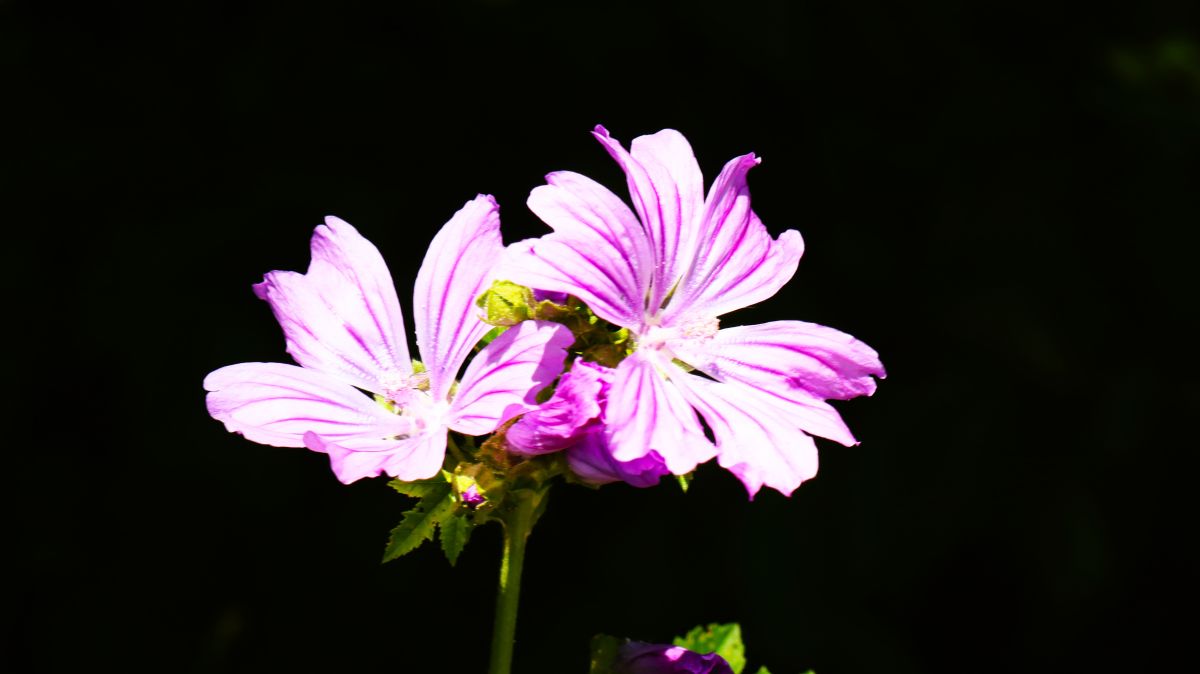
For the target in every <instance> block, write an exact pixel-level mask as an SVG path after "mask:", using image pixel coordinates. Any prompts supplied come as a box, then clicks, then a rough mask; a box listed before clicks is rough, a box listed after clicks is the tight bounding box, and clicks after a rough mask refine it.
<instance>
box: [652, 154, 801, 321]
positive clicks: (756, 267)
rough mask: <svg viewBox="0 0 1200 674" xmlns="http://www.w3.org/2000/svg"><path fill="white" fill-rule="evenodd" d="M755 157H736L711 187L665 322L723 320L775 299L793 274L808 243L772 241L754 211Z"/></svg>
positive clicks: (791, 237)
mask: <svg viewBox="0 0 1200 674" xmlns="http://www.w3.org/2000/svg"><path fill="white" fill-rule="evenodd" d="M759 161H760V160H759V159H758V158H757V157H755V156H754V155H753V154H747V155H742V156H740V157H735V158H734V159H732V160H731V161H729V162H728V163H727V164H725V168H724V169H723V170H722V171H721V174H720V175H719V176H717V179H716V181H715V182H713V185H712V189H711V190H710V191H709V194H708V199H707V201H706V203H705V205H704V212H703V216H702V217H701V218H700V219H699V222H698V223H697V232H698V234H697V236H696V238H695V241H694V245H695V251H694V253H692V255H691V256H690V259H691V265H690V266H689V267H688V268H687V269H686V270H685V271H684V273H683V278H682V280H681V281H680V284H679V288H678V290H677V291H676V293H675V295H674V297H673V298H672V299H671V303H670V304H669V305H668V306H667V310H666V312H665V315H664V319H665V320H666V321H667V322H671V321H672V319H673V318H674V317H676V316H682V315H687V314H688V313H690V312H694V313H698V314H701V315H702V316H706V317H713V316H719V315H721V314H724V313H728V312H730V311H733V310H734V309H740V308H742V307H744V306H748V305H750V304H754V303H756V302H760V301H762V300H764V299H766V298H768V297H770V296H771V295H773V294H775V292H776V291H778V290H779V288H780V287H782V286H783V284H784V283H786V282H787V281H788V280H789V279H791V277H792V275H793V274H794V273H795V272H796V266H797V264H798V263H799V261H800V255H801V254H802V253H803V250H804V244H803V241H802V240H801V239H800V234H799V233H798V232H796V231H794V230H789V231H787V232H784V233H783V235H782V236H780V238H779V240H773V239H772V238H771V236H770V234H769V233H768V232H767V230H766V227H764V226H763V224H762V222H761V221H760V220H759V219H758V218H757V216H755V215H754V213H753V211H751V210H750V189H749V188H748V187H747V185H746V174H747V173H748V172H749V171H750V169H752V168H754V167H755V166H757V165H758V163H759Z"/></svg>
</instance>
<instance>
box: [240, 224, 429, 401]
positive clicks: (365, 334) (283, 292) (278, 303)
mask: <svg viewBox="0 0 1200 674" xmlns="http://www.w3.org/2000/svg"><path fill="white" fill-rule="evenodd" d="M254 291H255V293H256V294H257V295H258V296H259V297H260V298H262V299H264V300H266V301H267V302H268V303H270V305H271V309H272V311H274V313H275V317H276V319H278V321H279V324H280V326H282V327H283V332H284V335H285V336H286V338H287V350H288V353H290V354H291V355H292V357H293V358H295V359H296V362H297V363H299V364H301V365H303V366H304V367H307V368H311V369H314V370H319V371H321V372H325V373H326V374H330V375H333V376H335V377H337V378H338V379H341V380H343V381H346V382H349V383H351V384H354V385H355V386H358V387H360V388H363V389H366V390H369V391H376V392H379V391H381V390H382V388H383V384H382V383H381V382H382V381H385V380H388V379H395V378H398V377H403V376H405V375H408V374H410V373H411V372H412V361H411V360H410V358H409V355H408V342H407V340H406V337H405V331H404V317H403V315H402V314H401V313H400V302H399V300H398V299H397V298H396V289H395V286H394V285H393V284H392V276H391V274H390V273H389V272H388V268H387V265H386V264H385V263H384V261H383V257H382V256H381V255H380V254H379V251H378V250H377V249H376V248H375V246H374V245H372V244H371V242H370V241H367V240H366V239H365V238H363V236H362V235H361V234H359V233H358V230H356V229H354V227H352V226H351V225H350V224H349V223H347V222H345V221H343V220H340V219H338V218H334V217H328V218H326V219H325V224H324V225H321V226H319V227H317V228H316V230H315V231H314V232H313V237H312V262H311V263H310V264H309V267H308V272H307V273H306V274H298V273H296V272H290V271H273V272H270V273H269V274H267V275H266V277H265V278H264V279H263V282H262V283H259V284H256V285H255V286H254Z"/></svg>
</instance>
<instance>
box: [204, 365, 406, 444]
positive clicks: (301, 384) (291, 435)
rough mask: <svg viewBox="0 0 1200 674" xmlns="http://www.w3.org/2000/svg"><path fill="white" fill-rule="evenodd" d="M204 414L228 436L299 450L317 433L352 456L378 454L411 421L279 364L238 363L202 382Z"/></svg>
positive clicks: (326, 379)
mask: <svg viewBox="0 0 1200 674" xmlns="http://www.w3.org/2000/svg"><path fill="white" fill-rule="evenodd" d="M204 388H205V389H207V390H208V391H209V394H208V397H207V403H208V413H209V414H211V415H212V416H213V418H215V419H217V420H218V421H221V422H223V423H224V424H225V428H226V429H228V430H229V431H230V432H232V433H241V434H242V435H244V436H246V438H248V439H250V440H253V441H254V442H258V443H261V444H264V445H274V446H276V447H304V446H306V443H305V442H304V436H305V434H307V433H317V434H319V435H320V436H321V437H323V438H326V439H328V440H330V441H335V442H340V443H343V444H345V445H346V446H347V447H351V448H354V449H357V450H368V451H381V450H383V449H386V448H388V447H391V446H394V445H395V444H396V441H395V440H394V439H393V438H394V437H395V436H398V435H404V434H406V433H409V432H411V431H412V421H411V420H409V419H405V418H402V417H400V416H397V415H395V414H392V413H390V412H388V411H387V410H386V409H384V408H383V407H382V406H381V405H378V404H376V403H375V402H374V401H372V400H371V399H369V398H367V397H366V396H364V395H363V394H362V393H361V392H360V391H358V390H357V389H355V388H354V387H353V386H351V385H349V384H347V383H345V382H341V381H338V380H337V379H334V378H333V377H331V376H329V375H327V374H324V373H321V372H317V371H315V370H307V369H305V368H302V367H296V366H295V365H285V364H283V363H239V364H237V365H229V366H227V367H223V368H221V369H219V370H216V371H215V372H212V373H211V374H209V375H208V376H207V377H205V378H204Z"/></svg>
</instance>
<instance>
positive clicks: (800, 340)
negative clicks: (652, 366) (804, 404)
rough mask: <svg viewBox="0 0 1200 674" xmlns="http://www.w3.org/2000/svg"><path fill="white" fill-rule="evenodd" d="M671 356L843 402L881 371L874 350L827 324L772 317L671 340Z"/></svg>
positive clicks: (716, 374)
mask: <svg viewBox="0 0 1200 674" xmlns="http://www.w3.org/2000/svg"><path fill="white" fill-rule="evenodd" d="M672 349H673V350H674V352H675V353H676V355H677V356H678V357H679V358H681V359H683V360H684V361H685V362H687V363H688V364H689V365H692V366H693V367H695V368H697V369H699V370H701V371H702V372H704V373H705V374H708V375H709V376H711V377H713V378H714V379H717V380H720V381H727V380H730V379H734V380H739V381H743V382H746V383H750V384H761V385H765V386H771V387H779V388H780V389H784V390H793V389H799V390H803V391H805V392H807V393H809V394H811V395H812V396H813V397H816V398H820V399H826V398H833V399H836V400H846V399H849V398H854V397H856V396H863V395H866V396H869V395H871V394H872V393H874V392H875V379H874V377H880V378H882V377H884V376H886V372H885V371H884V369H883V364H882V363H880V362H879V354H877V353H876V352H875V350H874V349H872V348H871V347H869V346H867V345H866V344H863V343H862V342H860V341H858V340H857V339H855V338H854V337H852V336H850V335H848V334H846V333H844V332H841V331H839V330H834V329H833V328H829V327H825V326H824V325H817V324H815V323H804V322H801V321H774V322H771V323H762V324H760V325H744V326H738V327H734V328H725V329H723V330H719V331H718V332H717V334H716V336H715V337H713V338H712V339H711V340H708V341H699V340H687V341H685V340H680V342H678V343H677V344H676V343H672Z"/></svg>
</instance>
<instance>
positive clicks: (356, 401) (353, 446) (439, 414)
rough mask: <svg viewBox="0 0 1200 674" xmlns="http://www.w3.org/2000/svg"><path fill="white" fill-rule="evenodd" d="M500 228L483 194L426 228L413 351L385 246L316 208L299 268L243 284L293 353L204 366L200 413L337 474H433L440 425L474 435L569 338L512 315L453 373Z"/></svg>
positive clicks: (545, 370) (551, 368) (542, 376)
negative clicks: (513, 320) (318, 215)
mask: <svg viewBox="0 0 1200 674" xmlns="http://www.w3.org/2000/svg"><path fill="white" fill-rule="evenodd" d="M499 228H500V219H499V215H498V209H497V206H496V202H495V200H493V199H492V197H490V196H484V195H481V196H479V197H476V198H475V199H473V200H472V201H469V202H467V204H466V205H465V206H463V208H462V209H461V210H459V211H458V212H457V213H456V214H455V215H454V217H453V218H451V219H450V221H449V222H447V223H446V224H445V226H443V227H442V229H441V231H439V232H438V234H437V236H435V237H434V239H433V242H432V244H431V245H430V247H429V250H428V252H427V253H426V255H425V259H424V262H423V263H422V265H421V268H420V270H419V271H418V273H417V282H416V291H415V294H414V297H413V306H414V310H415V314H416V315H415V317H414V323H415V327H416V337H417V346H418V349H419V351H420V357H421V359H420V365H417V364H415V363H414V361H413V360H412V359H411V358H410V356H409V351H408V341H407V337H406V332H405V327H404V318H403V316H402V315H401V311H400V302H399V300H398V298H397V296H396V289H395V286H394V285H393V283H392V277H391V274H390V273H389V272H388V268H387V265H386V264H385V263H384V261H383V257H382V256H381V255H380V254H379V251H378V250H377V249H376V248H375V246H374V245H372V244H371V243H370V242H369V241H367V240H366V239H365V238H363V236H362V235H361V234H359V233H358V231H357V230H355V229H354V227H352V226H350V225H349V224H348V223H346V222H344V221H342V220H339V219H338V218H334V217H330V218H326V220H325V224H324V225H322V226H319V227H317V228H316V231H315V232H314V233H313V237H312V261H311V263H310V265H309V268H308V272H307V273H305V274H300V273H297V272H289V271H274V272H270V273H269V274H267V275H266V277H265V279H264V280H263V282H262V283H259V284H257V285H255V287H254V290H255V292H256V293H257V295H258V296H259V297H260V298H262V299H264V300H266V301H267V302H268V303H269V304H270V305H271V309H272V310H273V311H274V313H275V317H276V318H277V319H278V321H279V323H280V325H281V326H282V327H283V332H284V335H285V336H286V339H287V350H288V353H289V354H291V356H292V357H293V358H294V359H295V360H296V362H297V363H298V364H299V366H297V365H288V364H284V363H240V364H238V365H230V366H228V367H223V368H221V369H219V370H216V371H215V372H212V373H211V374H209V375H208V377H206V378H205V380H204V387H205V388H206V389H207V390H208V391H209V394H208V398H207V403H208V410H209V413H210V414H211V415H212V416H213V417H214V418H216V419H218V420H220V421H222V422H224V424H225V427H226V428H227V429H228V430H230V431H232V432H236V433H241V434H242V435H244V436H246V437H247V438H248V439H250V440H253V441H255V442H259V443H262V444H267V445H274V446H279V447H307V448H308V449H311V450H313V451H316V452H323V453H325V454H328V455H329V460H330V465H331V466H332V468H333V472H334V473H335V474H336V475H337V477H338V479H339V480H341V481H342V482H345V483H350V482H353V481H355V480H358V479H360V478H363V477H371V476H375V475H379V474H380V473H386V474H388V475H391V476H393V477H397V478H400V479H401V480H417V479H424V478H428V477H431V476H433V475H435V474H436V473H437V472H438V470H440V469H441V467H442V463H443V459H444V456H445V452H446V440H447V431H448V430H454V431H457V432H460V433H464V434H466V435H482V434H486V433H490V432H492V431H494V430H495V429H496V427H497V426H498V425H499V424H501V423H503V422H505V421H507V420H509V419H511V418H513V417H514V416H516V415H518V414H521V413H523V412H526V411H529V410H532V409H534V408H535V407H536V401H535V396H536V394H537V392H538V391H539V390H541V389H542V388H544V387H546V386H547V385H549V384H550V383H551V382H553V381H554V378H555V377H556V376H557V375H558V374H559V372H560V371H561V370H562V365H563V360H564V358H565V356H566V348H567V347H568V346H569V345H570V344H571V342H572V341H573V339H574V338H573V337H572V335H571V332H570V330H568V329H567V328H565V327H563V326H561V325H557V324H553V323H548V322H543V321H527V322H524V323H521V324H520V325H517V326H514V327H513V328H511V329H509V330H507V331H505V332H504V333H503V334H501V335H500V336H499V337H497V338H496V339H495V340H493V341H492V342H491V343H490V344H488V345H487V346H486V347H485V348H484V349H482V350H481V351H480V352H479V353H478V354H477V355H476V356H475V357H474V358H473V359H472V360H471V363H470V364H469V365H468V366H467V368H466V371H465V372H464V373H463V376H462V380H461V382H457V383H456V381H455V378H456V376H457V374H458V372H459V370H460V369H461V367H462V365H463V363H464V362H465V361H466V359H467V357H468V356H469V355H470V354H471V351H472V349H473V347H475V346H476V344H478V342H479V341H480V339H481V338H482V337H483V336H484V334H485V333H486V332H487V331H488V330H489V329H490V327H491V326H489V325H487V324H486V323H483V322H482V321H480V320H479V319H478V317H477V315H476V308H475V306H474V301H475V298H476V297H477V296H479V294H480V293H481V292H483V290H484V289H485V288H486V287H487V285H488V283H490V281H491V276H490V273H491V271H492V269H493V268H494V266H495V262H496V260H497V259H499V258H500V256H501V255H502V253H503V250H504V246H503V243H502V242H501V239H500V230H499ZM364 392H369V393H371V394H374V399H372V398H370V397H368V396H367V395H365V394H364Z"/></svg>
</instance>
